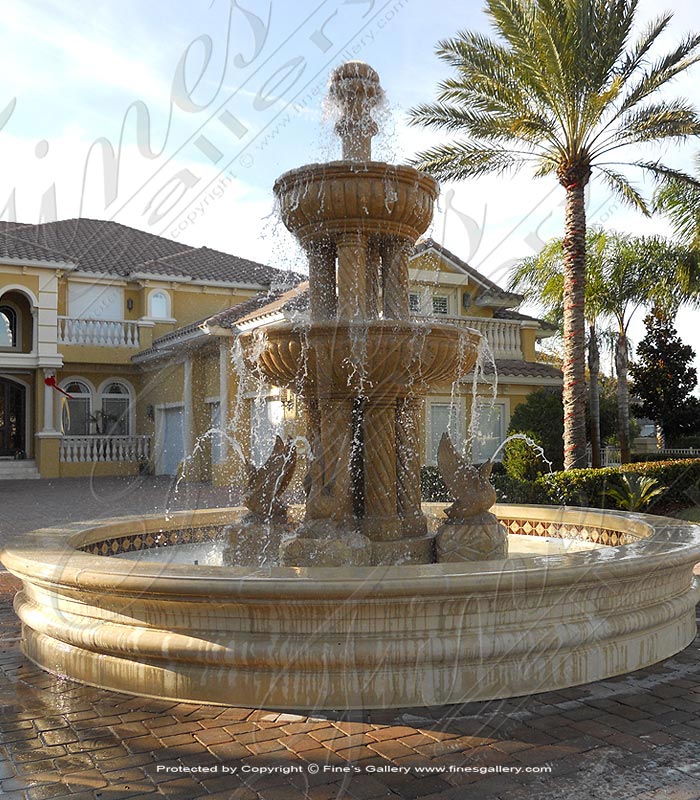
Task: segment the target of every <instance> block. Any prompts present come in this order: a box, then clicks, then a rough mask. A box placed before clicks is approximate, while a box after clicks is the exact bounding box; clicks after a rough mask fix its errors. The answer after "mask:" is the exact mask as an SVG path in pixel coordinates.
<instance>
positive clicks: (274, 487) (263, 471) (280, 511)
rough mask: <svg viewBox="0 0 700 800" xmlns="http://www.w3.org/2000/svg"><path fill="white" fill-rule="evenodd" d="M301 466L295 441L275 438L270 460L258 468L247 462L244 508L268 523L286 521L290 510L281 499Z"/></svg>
mask: <svg viewBox="0 0 700 800" xmlns="http://www.w3.org/2000/svg"><path fill="white" fill-rule="evenodd" d="M296 463H297V451H296V447H295V445H294V442H293V440H292V439H288V440H287V443H286V444H285V442H283V441H282V439H281V438H280V437H279V436H276V437H275V443H274V445H273V447H272V452H271V453H270V456H269V457H268V459H267V461H266V462H265V463H264V464H263V465H262V466H260V467H256V466H255V465H254V464H252V463H251V462H250V461H246V462H245V469H246V474H247V477H248V485H247V486H246V490H245V494H244V496H243V505H244V506H245V507H246V508H247V509H248V510H249V511H251V513H252V514H253V515H254V516H255V517H256V518H259V519H261V520H264V521H265V522H272V521H275V522H284V521H286V519H287V508H286V506H284V505H283V504H282V502H281V499H280V498H281V497H282V495H283V494H284V492H285V491H286V489H287V487H288V486H289V483H290V481H291V480H292V475H293V474H294V469H295V467H296Z"/></svg>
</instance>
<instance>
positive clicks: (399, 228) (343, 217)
mask: <svg viewBox="0 0 700 800" xmlns="http://www.w3.org/2000/svg"><path fill="white" fill-rule="evenodd" d="M274 192H275V196H276V197H277V199H278V201H279V205H280V211H281V214H282V220H283V221H284V224H285V225H286V226H287V228H288V229H289V230H290V231H291V232H292V233H294V234H295V235H296V236H297V237H298V238H299V239H300V240H302V241H308V240H312V239H315V238H318V237H321V236H323V237H333V236H334V235H336V234H342V233H346V232H350V231H362V232H364V233H367V234H370V235H372V234H377V235H379V234H381V235H382V236H387V235H388V236H399V237H401V238H407V239H411V240H412V241H415V240H416V239H418V238H419V237H420V236H421V234H422V233H424V232H425V230H426V229H427V228H428V225H430V221H431V220H432V216H433V205H434V203H435V200H436V199H437V196H438V184H437V182H436V181H435V180H434V179H433V178H431V177H430V176H429V175H426V174H424V173H422V172H418V170H415V169H413V167H408V166H402V165H394V164H385V163H383V162H380V161H366V162H356V161H331V162H329V163H327V164H310V165H308V166H305V167H300V168H298V169H294V170H291V171H289V172H285V173H284V175H282V176H280V177H279V178H278V179H277V181H276V182H275V186H274Z"/></svg>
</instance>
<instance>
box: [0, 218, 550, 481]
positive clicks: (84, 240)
mask: <svg viewBox="0 0 700 800" xmlns="http://www.w3.org/2000/svg"><path fill="white" fill-rule="evenodd" d="M410 280H411V294H410V307H411V311H412V312H413V313H414V314H416V315H417V316H432V315H439V316H440V318H441V319H442V320H443V321H449V322H452V323H455V324H459V325H465V326H467V327H473V328H477V329H478V330H479V331H480V332H481V333H482V334H484V335H485V336H486V338H487V340H488V342H489V344H490V347H491V350H492V352H493V355H494V357H495V359H496V365H497V369H498V376H499V377H498V393H497V397H496V400H495V402H492V401H491V400H490V401H489V402H485V401H484V402H483V403H482V404H480V405H479V407H478V409H477V415H478V424H477V427H478V429H479V430H480V431H481V433H480V435H479V437H478V439H477V440H476V441H475V443H474V446H473V447H474V451H473V457H474V459H475V460H481V459H484V458H486V457H488V456H489V455H490V454H491V453H492V452H493V450H494V449H495V447H496V445H497V443H498V442H499V441H500V440H501V439H502V437H503V436H504V434H505V431H506V428H507V426H508V422H509V420H510V417H511V414H512V412H513V410H514V408H515V407H516V405H517V404H518V403H520V402H522V400H523V399H524V398H525V396H526V395H527V394H528V393H529V392H531V391H533V390H534V389H536V388H539V387H541V386H559V385H560V384H561V373H560V371H559V370H557V369H556V368H554V367H552V366H551V365H548V364H544V363H540V362H538V360H537V352H536V342H537V340H538V339H539V338H542V337H544V336H549V335H551V334H552V332H553V331H552V329H551V328H550V327H548V326H547V325H546V323H544V322H542V321H541V320H538V319H535V318H533V317H529V316H526V315H524V314H521V313H519V312H518V311H516V310H514V309H515V308H517V306H518V304H519V302H520V301H521V299H522V298H521V297H519V296H518V295H514V294H512V293H509V292H505V291H503V290H502V289H500V288H499V287H498V286H497V285H496V284H494V283H493V282H492V281H490V280H488V279H487V278H485V277H484V276H482V275H481V274H480V273H479V272H477V271H476V270H474V269H473V268H472V267H470V266H469V265H468V264H466V263H465V262H464V261H462V260H461V259H460V258H459V257H457V256H456V255H455V254H453V253H451V252H450V251H448V250H446V249H445V248H444V247H442V246H440V245H438V244H437V243H436V242H434V241H432V240H431V239H426V240H423V241H421V242H420V243H419V244H418V245H417V247H416V249H415V252H414V255H413V257H412V260H411V264H410ZM305 298H306V284H305V283H304V281H303V276H298V275H294V274H292V273H289V272H285V271H283V270H278V269H274V268H272V267H269V266H265V265H263V264H258V263H255V262H253V261H249V260H247V259H244V258H240V257H238V256H234V255H229V254H227V253H222V252H218V251H216V250H211V249H209V248H206V247H200V248H195V247H188V246H186V245H183V244H181V243H178V242H174V241H171V240H169V239H164V238H162V237H159V236H154V235H152V234H149V233H145V232H143V231H139V230H136V229H133V228H128V227H126V226H124V225H120V224H118V223H115V222H106V221H100V220H91V219H72V220H61V221H58V222H52V223H45V224H42V225H21V224H18V223H0V480H3V479H7V478H13V477H16V478H30V477H43V478H56V477H75V476H89V475H98V476H99V475H117V474H136V473H137V472H138V471H139V470H141V471H152V472H154V473H155V474H160V475H176V474H178V473H180V472H181V471H182V470H183V464H185V465H186V466H185V471H184V474H185V476H186V478H187V479H190V480H204V481H207V480H211V481H213V482H215V483H225V482H227V481H229V480H231V479H232V478H235V476H236V474H237V469H238V466H239V463H240V462H239V456H240V454H241V453H243V454H245V455H246V457H251V458H252V459H253V460H255V461H259V460H261V459H262V458H263V457H264V456H265V450H266V448H267V447H268V446H269V442H270V440H271V436H272V434H274V433H275V432H276V431H281V430H282V429H284V428H285V427H286V428H287V429H288V428H289V426H292V428H296V429H297V430H298V429H299V425H300V421H299V420H297V419H296V414H297V411H298V409H297V407H296V403H295V401H294V398H293V397H291V396H290V395H289V394H288V393H285V392H283V391H280V390H279V389H277V388H276V387H263V388H262V390H261V388H260V387H257V388H253V387H250V386H239V385H238V381H237V378H236V375H237V373H236V370H235V368H234V367H235V364H234V363H233V362H234V361H235V358H234V357H233V355H232V354H233V353H235V347H234V345H235V340H236V337H237V335H238V334H239V333H241V332H244V331H250V330H253V329H255V328H260V327H263V326H265V325H269V324H272V323H274V322H276V321H279V320H282V319H286V318H290V316H291V315H303V314H304V312H305V309H306V304H305ZM480 391H482V392H485V391H486V388H482V389H481V390H480ZM471 396H472V385H471V382H470V381H469V380H466V381H465V382H464V385H463V386H460V387H459V388H458V391H457V392H456V393H455V392H453V391H451V387H449V386H447V387H444V388H443V389H442V390H440V391H439V392H437V393H435V394H434V395H431V396H430V397H428V398H427V401H426V403H425V414H424V430H423V432H422V439H423V457H424V461H425V462H427V463H434V458H435V451H436V446H437V443H438V441H439V438H440V435H441V434H442V432H443V431H444V430H446V429H447V428H448V426H451V427H452V429H453V430H454V433H455V434H456V435H457V436H458V437H460V436H464V435H465V434H466V425H467V419H468V418H469V413H470V404H471ZM455 397H456V400H457V403H458V408H459V412H458V413H457V414H454V413H453V414H450V403H451V401H453V400H454V399H455ZM222 431H225V432H226V433H224V434H222Z"/></svg>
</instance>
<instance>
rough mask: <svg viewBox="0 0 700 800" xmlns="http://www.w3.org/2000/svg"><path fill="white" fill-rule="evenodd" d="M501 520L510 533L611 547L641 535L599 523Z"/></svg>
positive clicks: (629, 541)
mask: <svg viewBox="0 0 700 800" xmlns="http://www.w3.org/2000/svg"><path fill="white" fill-rule="evenodd" d="M500 521H501V522H502V523H503V524H504V525H505V526H506V528H508V533H517V534H521V535H525V536H546V537H550V538H552V539H578V540H580V541H584V542H594V543H595V544H604V545H608V546H610V547H618V546H619V545H622V544H632V543H633V542H638V541H639V540H640V537H639V536H637V535H636V534H634V533H629V532H627V531H617V530H614V529H613V528H602V527H598V526H597V525H571V524H570V523H563V522H557V521H544V520H537V519H510V518H507V517H501V518H500Z"/></svg>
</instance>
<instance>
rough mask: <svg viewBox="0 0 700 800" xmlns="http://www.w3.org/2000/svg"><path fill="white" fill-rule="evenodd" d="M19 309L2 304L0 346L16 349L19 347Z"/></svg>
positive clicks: (0, 307)
mask: <svg viewBox="0 0 700 800" xmlns="http://www.w3.org/2000/svg"><path fill="white" fill-rule="evenodd" d="M17 323H18V314H17V310H16V309H15V308H13V307H12V306H8V305H0V347H1V348H3V349H5V348H7V349H12V350H15V349H17V348H18V347H19V330H20V326H19V325H18V324H17Z"/></svg>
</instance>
